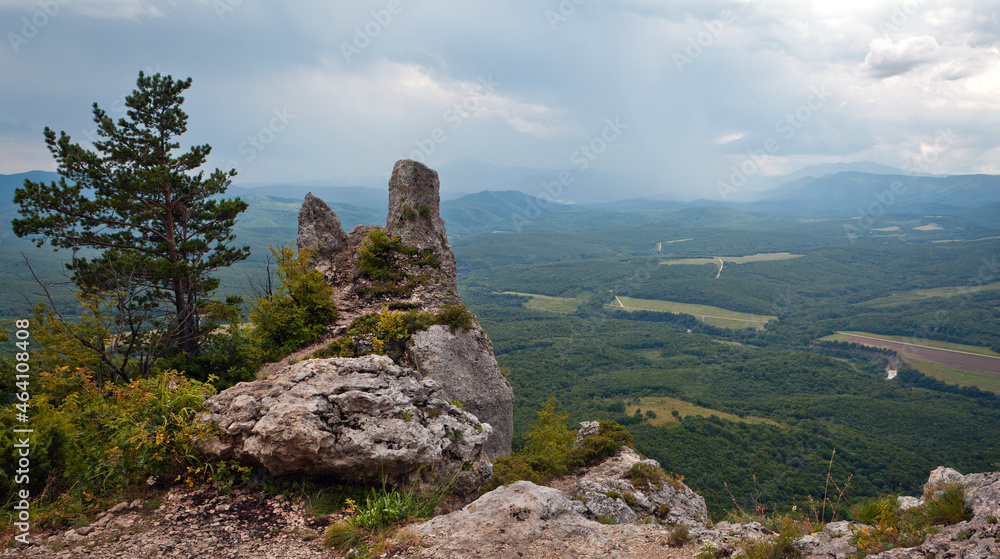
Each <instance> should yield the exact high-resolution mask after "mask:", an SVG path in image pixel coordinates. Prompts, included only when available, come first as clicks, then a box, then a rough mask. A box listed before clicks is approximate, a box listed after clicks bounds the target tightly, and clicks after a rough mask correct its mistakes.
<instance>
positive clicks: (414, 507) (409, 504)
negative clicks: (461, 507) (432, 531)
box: [323, 482, 452, 557]
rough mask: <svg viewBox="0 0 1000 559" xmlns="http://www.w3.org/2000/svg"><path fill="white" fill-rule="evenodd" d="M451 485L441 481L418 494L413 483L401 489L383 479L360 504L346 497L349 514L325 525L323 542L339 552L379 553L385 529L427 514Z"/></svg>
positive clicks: (381, 549)
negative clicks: (433, 488) (389, 484)
mask: <svg viewBox="0 0 1000 559" xmlns="http://www.w3.org/2000/svg"><path fill="white" fill-rule="evenodd" d="M451 487H452V484H451V483H443V484H441V485H439V486H438V487H436V488H435V490H434V491H432V492H430V493H428V494H424V495H421V494H419V493H418V492H417V491H416V489H415V488H413V487H411V488H410V489H408V490H406V491H400V490H399V489H394V488H390V487H387V486H386V484H385V482H383V483H382V487H381V488H374V489H372V490H371V491H370V492H369V493H368V495H367V496H366V497H365V502H364V504H363V505H357V504H356V503H355V502H354V501H353V500H351V499H348V500H347V503H348V505H349V506H348V513H349V514H351V516H350V518H348V519H346V520H341V521H338V522H335V523H333V524H331V525H330V526H328V527H327V529H326V532H325V533H324V535H323V542H324V543H325V544H326V545H327V546H328V547H333V548H335V549H337V550H338V551H340V552H346V551H348V550H350V549H352V548H353V549H356V550H357V551H358V552H359V556H361V557H371V556H372V555H376V554H378V553H381V552H382V551H384V544H385V535H386V533H387V532H389V531H392V530H394V529H395V528H396V527H398V526H399V525H401V524H404V523H406V522H410V521H412V520H417V519H421V518H426V517H428V516H430V515H431V514H432V513H433V512H434V509H435V508H437V506H438V504H440V503H441V500H442V499H443V498H444V496H445V494H446V493H447V492H448V491H450V490H451Z"/></svg>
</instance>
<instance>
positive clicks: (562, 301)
mask: <svg viewBox="0 0 1000 559" xmlns="http://www.w3.org/2000/svg"><path fill="white" fill-rule="evenodd" d="M503 293H504V295H520V296H522V297H531V301H529V302H527V303H525V305H524V306H525V307H526V308H529V309H532V310H536V311H548V312H557V313H562V314H569V313H573V312H576V310H577V309H579V308H580V302H581V301H580V300H579V299H574V298H570V297H551V296H549V295H538V294H536V293H519V292H517V291H504V292H503Z"/></svg>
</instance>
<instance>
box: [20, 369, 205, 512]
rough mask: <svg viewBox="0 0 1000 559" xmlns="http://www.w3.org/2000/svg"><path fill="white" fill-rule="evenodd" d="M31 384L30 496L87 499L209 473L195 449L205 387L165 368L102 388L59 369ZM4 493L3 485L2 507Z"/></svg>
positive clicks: (82, 374) (81, 374)
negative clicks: (150, 481) (150, 482)
mask: <svg viewBox="0 0 1000 559" xmlns="http://www.w3.org/2000/svg"><path fill="white" fill-rule="evenodd" d="M34 386H35V387H36V390H35V392H34V394H33V397H32V399H31V403H32V428H33V429H35V432H34V433H33V434H32V449H31V450H32V452H31V455H32V461H31V466H32V467H31V474H32V475H31V481H32V486H30V489H31V490H32V495H35V496H38V495H42V494H44V495H45V499H46V501H47V502H50V503H51V502H55V501H57V500H59V499H61V498H63V497H64V494H65V496H68V497H79V498H85V499H87V500H92V499H99V498H101V497H102V496H109V495H115V494H117V493H119V492H121V491H124V490H125V489H126V488H128V487H130V486H136V485H145V483H146V482H147V480H148V479H149V478H150V477H151V476H154V477H155V478H157V479H161V480H164V481H174V480H175V479H176V478H178V477H179V476H189V475H190V474H191V472H193V471H199V472H201V473H202V474H203V475H202V477H201V479H205V478H207V477H210V476H211V472H210V469H205V468H203V467H204V464H203V463H202V462H201V461H200V459H199V457H198V454H197V451H196V450H195V449H194V446H193V441H194V440H195V439H196V438H198V437H202V436H206V435H208V434H209V433H210V427H209V426H208V425H207V424H205V423H203V422H201V421H199V420H198V413H199V412H200V410H201V409H202V405H203V403H204V401H205V398H207V397H208V396H210V395H212V394H214V393H215V389H214V388H213V387H212V386H211V385H210V384H206V383H201V382H198V381H194V380H190V379H188V378H186V377H184V376H183V375H180V374H178V373H177V372H175V371H170V372H166V373H162V374H160V375H158V376H154V377H150V378H149V379H141V380H136V381H133V382H131V383H128V384H121V385H107V386H104V387H100V386H98V383H97V382H96V381H95V380H94V379H93V376H92V375H90V373H89V372H88V371H85V370H83V369H71V368H69V367H64V368H60V369H56V370H54V371H52V372H44V373H40V374H39V375H38V376H37V377H36V381H35V385H34ZM10 410H11V408H9V407H8V408H4V409H3V410H0V416H3V417H4V419H5V420H6V419H8V418H7V417H6V416H7V414H8V413H10ZM5 424H13V421H11V422H10V423H5ZM9 436H10V435H7V433H2V434H0V439H2V438H5V437H9ZM8 442H10V441H8V440H4V441H3V447H2V448H0V460H2V469H3V470H4V471H14V469H16V468H12V466H13V465H14V464H16V457H15V456H14V455H13V454H12V453H11V452H10V449H12V444H8ZM199 468H202V469H201V470H199ZM10 490H11V488H10V487H4V491H5V493H7V494H6V495H3V496H2V497H3V498H4V499H5V502H7V501H6V499H7V498H9V492H10Z"/></svg>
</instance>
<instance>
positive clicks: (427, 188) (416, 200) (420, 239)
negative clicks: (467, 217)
mask: <svg viewBox="0 0 1000 559" xmlns="http://www.w3.org/2000/svg"><path fill="white" fill-rule="evenodd" d="M440 191H441V183H440V181H439V179H438V174H437V171H434V170H433V169H431V168H429V167H427V166H426V165H424V164H423V163H420V162H417V161H413V160H410V159H403V160H400V161H397V162H396V165H395V166H394V167H393V169H392V178H391V179H389V215H388V217H387V218H386V222H385V229H386V233H388V234H390V235H399V238H400V239H401V240H402V241H403V244H405V245H408V246H412V247H416V248H422V249H430V250H432V251H434V253H435V254H437V255H438V257H439V258H441V269H442V271H443V272H444V276H445V278H446V279H448V280H450V285H448V287H449V288H451V289H456V288H457V287H458V283H457V280H456V279H455V270H456V268H455V256H454V254H452V252H451V244H450V243H449V242H448V235H447V233H446V232H445V228H444V220H443V219H441V196H440Z"/></svg>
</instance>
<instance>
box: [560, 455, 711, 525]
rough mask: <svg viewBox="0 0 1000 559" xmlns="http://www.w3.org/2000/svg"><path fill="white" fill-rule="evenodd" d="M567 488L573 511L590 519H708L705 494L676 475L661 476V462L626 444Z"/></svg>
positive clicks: (676, 522)
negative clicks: (646, 457)
mask: <svg viewBox="0 0 1000 559" xmlns="http://www.w3.org/2000/svg"><path fill="white" fill-rule="evenodd" d="M567 492H568V493H569V494H570V495H572V497H573V499H574V505H575V506H576V507H577V509H578V510H579V511H580V512H581V513H582V514H584V515H585V516H587V517H588V518H591V519H594V520H614V522H615V523H617V524H634V523H636V522H640V521H656V522H661V523H664V524H669V525H671V526H676V525H685V526H688V527H691V528H700V527H704V526H705V523H706V522H708V508H707V506H706V505H705V498H704V497H702V496H701V495H698V494H697V493H695V492H694V491H692V490H691V488H690V487H688V486H687V485H684V483H683V481H681V480H680V479H679V478H678V477H675V476H670V475H666V474H664V472H663V469H662V468H660V463H659V462H657V461H656V460H651V459H643V458H642V457H641V456H639V454H638V453H637V452H636V451H634V450H632V449H631V448H629V447H622V448H621V449H619V451H618V453H617V454H615V455H614V456H612V457H611V458H608V459H606V460H604V461H602V462H600V463H598V464H596V465H594V466H591V467H589V468H587V469H585V470H584V471H583V473H582V475H581V476H580V477H579V479H577V480H576V481H575V482H574V483H572V484H571V485H570V486H569V488H568V490H567Z"/></svg>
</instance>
